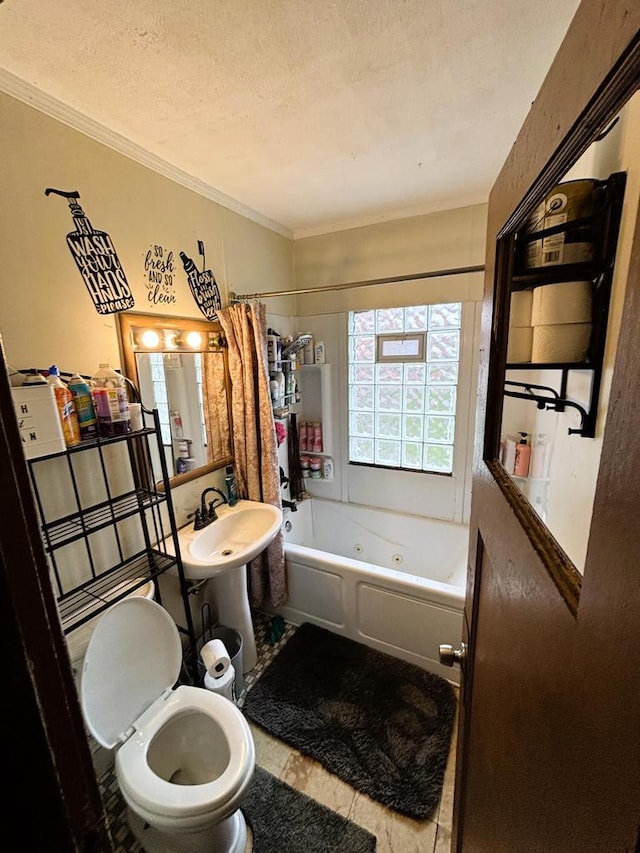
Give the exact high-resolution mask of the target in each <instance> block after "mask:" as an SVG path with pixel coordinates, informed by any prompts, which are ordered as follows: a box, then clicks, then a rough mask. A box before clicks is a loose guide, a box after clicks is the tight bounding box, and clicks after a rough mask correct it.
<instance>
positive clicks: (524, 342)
mask: <svg viewBox="0 0 640 853" xmlns="http://www.w3.org/2000/svg"><path fill="white" fill-rule="evenodd" d="M532 343H533V329H532V328H531V326H515V327H513V328H511V329H509V341H508V343H507V361H509V362H511V363H516V362H517V363H520V364H522V363H524V362H526V361H531V346H532Z"/></svg>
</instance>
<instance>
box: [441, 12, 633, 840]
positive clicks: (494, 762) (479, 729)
mask: <svg viewBox="0 0 640 853" xmlns="http://www.w3.org/2000/svg"><path fill="white" fill-rule="evenodd" d="M607 6H608V11H607V17H606V19H605V18H604V17H603V6H602V4H599V3H595V2H589V1H588V0H586V2H583V3H582V4H581V5H580V8H579V10H578V12H577V14H576V17H575V18H574V21H573V22H572V25H571V27H570V29H569V32H568V34H567V37H566V39H565V41H564V43H563V45H562V47H561V49H560V52H559V54H558V56H557V57H556V60H555V61H554V64H553V66H552V68H551V70H550V72H549V75H548V77H547V79H546V80H545V83H544V85H543V87H542V89H541V91H540V93H539V95H538V97H537V98H536V101H535V102H534V104H533V107H532V110H531V113H530V115H529V117H528V118H527V121H526V123H525V125H524V127H523V129H522V131H521V132H520V135H519V137H518V140H517V141H516V143H515V145H514V147H513V149H512V151H511V153H510V155H509V158H508V160H507V162H506V164H505V166H504V168H503V170H502V172H501V174H500V176H499V178H498V180H497V182H496V184H495V186H494V188H493V190H492V193H491V198H490V204H489V225H488V242H487V245H488V250H487V271H486V275H485V302H484V310H483V320H484V328H483V335H482V336H483V359H482V365H481V372H480V376H481V381H480V388H479V415H478V431H477V437H476V451H477V452H476V460H477V461H476V465H475V468H474V482H473V496H472V512H471V525H470V529H471V538H470V553H469V578H468V594H467V601H466V607H465V616H466V618H465V626H464V636H463V641H464V643H465V644H466V650H467V657H466V668H465V673H464V678H463V681H462V693H461V704H460V725H459V741H458V761H457V769H456V794H455V800H456V805H455V813H454V827H453V834H454V843H453V848H452V849H455V850H457V851H461V853H462V851H463V853H475V851H478V853H484V851H486V850H491V851H493V853H513V851H520V850H522V851H529V850H531V851H533V850H536V851H537V850H540V851H551V850H553V851H558V853H560V851H563V853H564V851H566V853H573V851H576V853H577V851H581V853H582V851H588V850H589V851H591V850H592V851H594V853H595V851H600V850H611V851H614V850H616V851H618V850H620V851H623V850H634V849H636V848H637V846H638V838H639V837H640V831H639V824H638V816H637V802H638V798H639V797H640V781H639V777H638V773H637V768H638V766H640V746H638V744H637V738H635V737H634V736H633V734H632V733H633V732H635V731H637V729H638V726H639V725H640V716H639V712H638V703H637V702H636V701H635V698H634V697H636V696H637V695H638V694H639V693H640V675H639V674H638V667H637V658H638V655H639V654H640V637H639V632H638V629H637V625H638V623H639V622H640V593H639V589H640V587H639V586H638V583H637V567H638V562H639V561H640V528H639V526H638V524H637V504H638V500H640V493H639V491H638V483H639V482H640V449H638V444H637V442H635V440H634V438H633V435H634V433H635V431H637V428H638V425H639V424H640V402H639V401H638V394H637V388H638V385H639V384H640V352H638V348H637V345H636V339H637V325H638V322H640V319H639V318H640V225H639V222H638V204H639V198H640V148H639V147H638V144H637V140H638V138H640V95H639V94H638V86H639V84H640V35H639V33H640V7H638V6H637V4H630V3H620V4H607ZM616 119H617V122H615V120H616ZM614 122H615V124H614ZM576 182H577V183H576ZM567 190H568V191H569V192H567ZM577 190H581V191H583V195H582V198H581V199H580V198H579V195H578V194H574V195H573V199H572V205H573V210H566V205H567V204H568V203H569V200H570V198H571V196H572V193H574V191H577ZM558 196H564V197H565V198H566V201H565V200H564V199H563V198H560V199H558ZM559 202H560V203H561V204H562V205H564V206H565V210H564V211H563V210H558V209H556V207H555V205H557V204H558V203H559ZM542 204H544V207H543V208H540V205H542ZM563 213H566V217H567V218H566V219H565V221H564V222H560V221H557V220H556V221H553V220H551V221H545V220H546V219H547V216H553V215H554V214H563ZM560 237H562V241H560ZM554 243H555V245H554ZM559 244H560V245H559ZM572 244H582V245H572ZM560 250H562V251H564V250H568V252H567V254H566V255H565V256H564V257H562V252H560V254H556V253H558V252H559V251H560ZM571 252H578V253H579V252H586V255H582V256H581V255H579V254H578V256H576V255H574V256H573V257H571ZM545 254H546V257H545ZM522 330H524V331H522ZM534 345H535V349H534ZM505 392H506V393H505ZM525 442H526V443H525ZM523 448H526V449H524V450H523ZM613 650H616V651H613ZM617 650H620V653H618V652H617Z"/></svg>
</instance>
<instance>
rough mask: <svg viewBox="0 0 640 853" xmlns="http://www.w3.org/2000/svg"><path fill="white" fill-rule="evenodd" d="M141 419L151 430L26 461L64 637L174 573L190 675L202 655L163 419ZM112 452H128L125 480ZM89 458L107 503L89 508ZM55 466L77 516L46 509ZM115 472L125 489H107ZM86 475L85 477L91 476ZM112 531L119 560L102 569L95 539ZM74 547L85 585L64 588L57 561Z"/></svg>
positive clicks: (65, 572)
mask: <svg viewBox="0 0 640 853" xmlns="http://www.w3.org/2000/svg"><path fill="white" fill-rule="evenodd" d="M143 412H144V415H145V418H146V419H149V418H151V419H152V420H153V427H146V426H145V428H143V429H141V430H138V431H136V432H131V433H128V434H126V435H121V436H115V437H112V438H95V439H88V440H85V441H82V442H81V443H80V444H78V445H76V446H75V447H68V448H66V450H62V451H60V452H58V453H53V454H49V455H47V456H41V457H36V458H31V459H27V460H26V461H27V467H28V470H29V474H30V478H31V484H32V488H33V493H34V497H35V501H36V505H37V507H38V512H39V514H40V520H41V530H42V533H43V539H44V545H45V550H46V551H47V553H48V556H49V560H50V565H51V580H52V584H53V586H54V592H55V595H56V600H57V603H58V611H59V614H60V618H61V622H62V629H63V632H64V634H65V635H66V634H70V633H71V632H72V631H74V630H76V629H77V628H79V627H80V626H81V625H84V624H86V623H87V622H88V621H89V620H91V619H93V618H95V617H96V616H98V615H99V614H101V613H102V612H103V611H105V610H106V609H107V608H108V607H111V606H112V605H113V604H115V603H116V602H117V601H120V600H122V599H123V598H125V597H126V596H127V595H129V594H130V593H132V592H133V591H135V590H136V589H140V588H142V587H143V586H144V585H146V584H147V583H148V582H149V581H150V580H154V579H155V578H157V577H159V576H160V575H162V574H164V573H165V572H166V571H167V570H168V569H170V568H172V567H173V566H175V567H176V569H177V573H178V578H179V583H180V593H181V596H182V602H183V605H184V622H185V624H184V625H179V624H178V625H176V627H177V629H178V631H179V633H181V634H182V635H184V636H185V637H186V638H187V640H188V646H187V652H188V657H189V660H190V662H191V665H192V667H195V666H196V661H197V647H196V638H195V631H194V625H193V620H192V616H191V610H190V606H189V585H188V581H187V580H186V578H185V576H184V571H183V567H182V561H181V558H180V556H179V554H180V550H179V547H178V533H177V527H176V521H175V516H174V511H173V504H172V500H171V490H170V487H169V475H168V470H167V464H166V459H165V455H164V452H163V446H162V437H161V431H160V421H159V417H158V411H157V409H154V410H153V411H150V410H148V409H143ZM147 422H148V421H147ZM114 445H124V447H125V448H126V451H127V453H126V462H124V465H125V466H126V467H128V471H126V472H125V476H122V475H123V458H124V456H125V454H121V458H120V459H119V460H118V462H117V463H115V462H114V460H113V459H107V458H106V457H107V456H108V455H109V454H110V453H111V452H112V451H111V450H110V448H111V447H112V446H114ZM154 445H155V447H154ZM90 451H93V452H94V455H97V458H96V459H94V460H92V465H91V474H92V479H93V481H94V486H95V484H96V483H97V484H98V487H100V486H101V487H102V490H103V494H104V496H106V498H105V499H103V500H100V501H97V502H90V503H89V504H88V505H85V504H84V502H83V500H84V499H83V497H82V492H83V487H82V482H81V481H82V476H81V475H80V472H79V471H77V470H76V467H77V465H81V464H82V463H80V457H82V456H84V455H85V454H87V453H88V452H90ZM152 451H153V452H152ZM116 452H117V451H116ZM85 458H86V457H85ZM56 460H62V461H63V464H64V462H65V461H66V469H67V472H68V483H69V486H70V490H71V493H72V494H69V495H66V498H67V499H70V500H71V502H72V503H73V504H74V505H75V510H74V511H73V512H71V513H68V514H64V515H59V514H57V513H56V511H55V510H51V509H49V508H48V507H47V506H46V504H47V500H46V498H45V496H44V494H43V493H44V492H46V490H47V487H48V489H49V490H50V489H51V487H52V485H54V481H53V477H54V476H55V477H56V482H55V485H54V487H58V488H59V485H58V476H59V475H60V474H61V472H60V469H57V471H56V470H55V469H54V468H52V464H53V465H56V464H58V465H59V464H60V463H59V461H58V462H56ZM114 464H117V467H118V473H119V474H120V475H121V478H122V479H123V480H124V479H126V480H127V481H128V485H129V487H128V488H124V489H120V490H118V489H113V488H112V485H111V482H110V481H111V480H113V479H114V478H113V476H112V474H113V466H114ZM158 467H159V469H160V471H158ZM47 468H48V469H49V470H48V472H47ZM110 468H111V475H110ZM84 475H85V477H86V471H85V474H84ZM163 516H164V517H163ZM123 523H126V524H127V525H133V527H131V526H129V527H128V529H127V530H121V529H120V525H123ZM107 530H111V531H112V534H113V539H112V542H114V543H115V548H114V552H115V553H117V559H116V560H115V561H114V560H111V561H110V562H109V565H107V566H104V565H103V564H102V560H104V557H103V558H102V560H101V558H100V551H101V548H100V543H99V541H98V540H97V539H95V538H94V537H95V534H98V533H100V532H101V531H107ZM168 537H171V538H172V539H173V542H174V547H175V553H176V554H177V555H178V556H173V555H171V554H169V553H168V552H167V550H166V546H165V545H164V541H165V539H166V538H168ZM131 540H135V541H131ZM74 542H80V543H83V545H84V548H83V552H84V559H83V565H84V569H83V575H84V580H83V581H82V582H80V583H78V582H77V577H76V582H75V583H73V582H71V583H70V582H69V581H68V580H67V578H68V577H69V575H70V572H69V568H70V567H69V566H68V565H65V564H64V560H59V559H58V556H57V555H58V552H59V551H60V550H61V549H63V548H64V547H66V546H69V545H72V544H73V543H74ZM154 586H155V598H156V600H157V601H158V602H159V603H160V604H162V599H161V595H160V590H159V588H158V585H157V584H154ZM190 677H191V675H190Z"/></svg>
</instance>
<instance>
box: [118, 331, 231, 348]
mask: <svg viewBox="0 0 640 853" xmlns="http://www.w3.org/2000/svg"><path fill="white" fill-rule="evenodd" d="M207 338H208V340H207ZM131 345H132V347H133V349H134V350H135V352H154V351H158V352H167V351H171V352H208V351H209V350H216V349H220V348H221V347H223V346H224V345H225V338H224V335H223V334H222V333H221V332H215V333H211V334H209V335H207V333H206V332H196V331H186V330H184V329H183V330H181V329H146V328H144V327H143V326H134V327H133V328H132V329H131Z"/></svg>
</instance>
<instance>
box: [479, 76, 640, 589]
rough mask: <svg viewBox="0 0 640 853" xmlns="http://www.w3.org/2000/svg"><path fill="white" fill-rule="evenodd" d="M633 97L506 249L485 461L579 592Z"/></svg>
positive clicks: (607, 368)
mask: <svg viewBox="0 0 640 853" xmlns="http://www.w3.org/2000/svg"><path fill="white" fill-rule="evenodd" d="M625 95H626V97H625V98H624V100H623V104H622V106H621V107H619V109H618V111H616V112H613V111H612V109H611V104H610V103H609V104H607V105H606V108H605V107H603V106H602V105H600V104H596V105H595V106H594V110H593V122H592V124H591V127H592V128H597V129H598V130H597V136H596V135H595V134H594V137H592V138H591V140H588V141H587V140H585V142H586V143H587V144H580V141H579V140H574V141H573V145H574V146H575V147H574V149H573V152H572V153H573V157H572V158H571V159H569V157H568V156H567V159H566V160H565V163H570V164H571V165H568V166H566V167H565V169H564V170H563V171H562V172H561V173H560V174H555V175H551V174H547V175H545V176H544V179H545V183H546V185H545V186H541V187H540V188H539V189H538V191H537V193H536V194H535V196H534V197H532V198H531V199H530V200H529V201H527V200H525V202H523V205H522V207H521V208H520V209H519V210H518V211H516V212H514V215H513V218H512V222H513V224H512V225H511V227H510V228H509V229H508V230H506V229H505V232H503V236H502V237H501V238H500V240H499V241H498V247H497V279H496V292H495V313H494V328H493V336H494V343H495V348H496V349H495V360H494V364H493V368H492V379H491V385H492V387H491V390H490V393H491V394H492V397H493V400H494V402H495V410H494V416H495V415H497V417H495V419H494V418H493V417H492V420H493V421H494V422H493V424H492V425H491V427H490V428H489V429H488V431H487V433H486V436H485V440H486V442H487V443H486V446H485V458H486V459H487V460H488V461H493V462H494V463H498V465H499V468H500V470H501V471H502V473H503V474H504V473H506V474H507V475H508V480H509V482H510V484H511V488H513V486H515V488H516V490H517V496H519V497H515V498H514V500H513V501H512V504H513V506H514V509H515V510H516V512H518V514H519V515H521V518H522V520H523V523H524V524H525V525H526V526H527V529H529V530H530V531H533V533H532V535H535V536H536V537H537V541H538V542H542V541H543V539H544V540H546V541H549V542H555V543H556V545H554V546H553V547H552V546H551V545H550V546H549V553H550V554H551V552H552V551H553V548H555V547H557V545H560V548H561V549H562V551H563V552H564V555H563V561H564V566H565V572H566V578H568V580H569V581H570V583H569V586H571V588H573V589H575V590H579V588H580V576H581V575H582V573H583V571H584V565H585V562H586V554H587V548H588V542H589V534H590V527H591V515H592V509H593V501H594V496H595V489H596V482H597V477H598V470H599V464H600V453H601V449H602V438H603V434H604V429H605V422H606V416H607V408H608V403H609V389H610V385H611V377H612V373H613V369H614V360H615V350H616V341H617V334H618V329H619V323H620V316H621V312H622V306H623V304H624V294H625V288H626V279H627V273H628V267H629V258H630V252H631V246H632V240H633V230H634V222H635V214H636V211H637V207H638V194H637V176H638V174H639V173H640V155H639V154H638V151H637V145H636V144H634V138H636V134H637V128H638V127H639V126H640V93H634V94H633V95H632V96H631V97H628V93H625ZM618 103H620V102H618ZM493 470H494V472H496V470H497V469H496V468H494V469H493ZM496 479H497V480H498V482H499V483H500V484H501V486H502V487H503V488H505V489H509V488H510V487H509V486H505V485H504V484H505V482H506V481H505V480H504V478H503V477H502V476H501V475H500V474H496ZM510 494H511V492H510ZM518 507H520V509H519V508H518ZM530 511H533V513H535V516H536V518H537V522H536V521H535V520H534V519H533V517H532V516H531V514H530ZM540 522H541V524H540ZM549 534H551V536H549ZM554 553H556V552H554ZM554 559H555V558H554ZM550 560H551V557H550Z"/></svg>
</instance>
